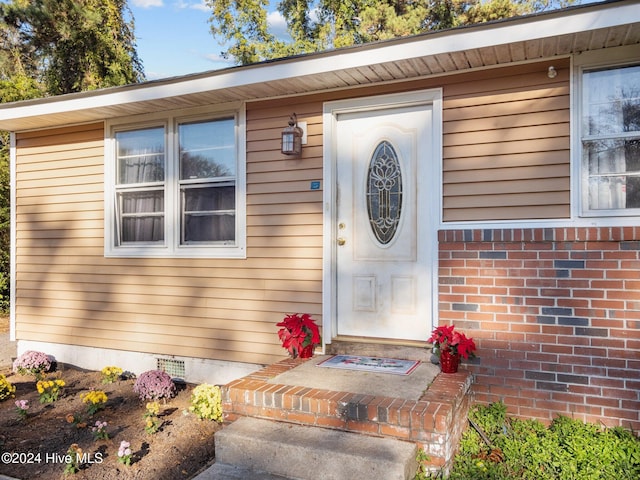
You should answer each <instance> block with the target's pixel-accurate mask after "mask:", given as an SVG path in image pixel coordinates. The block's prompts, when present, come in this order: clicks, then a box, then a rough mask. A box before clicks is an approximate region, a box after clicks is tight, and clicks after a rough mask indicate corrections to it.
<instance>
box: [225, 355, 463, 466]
mask: <svg viewBox="0 0 640 480" xmlns="http://www.w3.org/2000/svg"><path fill="white" fill-rule="evenodd" d="M304 361H306V360H300V359H296V360H293V359H286V360H283V361H281V362H278V363H276V364H273V365H270V366H268V367H265V368H264V369H262V370H260V371H258V372H256V373H254V374H251V375H249V376H247V377H243V378H241V379H238V380H236V381H233V382H231V383H229V384H228V385H226V386H225V387H223V408H224V411H225V418H226V420H227V421H234V420H237V419H238V418H240V417H255V418H261V419H269V420H276V421H281V422H289V423H294V424H298V425H307V426H317V427H323V428H329V429H334V430H339V431H343V432H353V433H361V434H366V435H370V436H375V437H390V438H394V439H397V440H402V441H409V442H413V443H416V444H418V445H419V446H420V447H422V448H424V449H425V452H426V453H427V455H429V457H430V458H431V465H432V466H433V468H434V469H435V468H440V467H444V466H447V465H448V464H449V463H450V461H451V460H452V458H453V455H454V453H455V448H456V447H457V443H458V440H459V438H460V435H461V434H462V431H463V429H464V428H465V426H466V422H467V412H468V409H469V405H470V403H471V397H470V386H471V383H472V376H471V374H470V373H468V372H467V371H462V370H461V371H460V372H458V373H456V374H448V375H444V374H440V375H438V376H437V377H436V378H435V380H434V381H433V383H432V384H431V385H425V392H424V393H423V395H422V396H421V397H420V398H419V399H418V400H410V399H403V398H401V393H400V392H399V395H400V396H399V397H398V398H392V397H384V396H375V395H363V394H357V393H349V392H336V391H330V390H322V389H314V388H309V387H301V386H291V385H282V384H278V383H277V382H274V381H273V380H272V379H274V378H275V377H277V376H278V375H280V374H281V373H284V372H286V371H288V370H289V369H292V368H295V367H296V366H298V365H300V364H301V363H303V362H304ZM337 374H339V373H337ZM269 380H272V381H271V382H269Z"/></svg>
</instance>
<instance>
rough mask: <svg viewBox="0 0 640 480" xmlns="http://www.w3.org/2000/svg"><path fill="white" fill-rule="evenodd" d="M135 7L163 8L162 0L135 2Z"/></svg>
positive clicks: (140, 0)
mask: <svg viewBox="0 0 640 480" xmlns="http://www.w3.org/2000/svg"><path fill="white" fill-rule="evenodd" d="M132 3H133V5H134V6H136V7H140V8H151V7H162V6H163V3H162V0H133V2H132Z"/></svg>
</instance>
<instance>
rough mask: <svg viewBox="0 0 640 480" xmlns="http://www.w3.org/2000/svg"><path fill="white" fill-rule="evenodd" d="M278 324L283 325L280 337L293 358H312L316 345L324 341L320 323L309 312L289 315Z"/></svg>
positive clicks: (283, 345) (279, 332)
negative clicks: (319, 326) (317, 323)
mask: <svg viewBox="0 0 640 480" xmlns="http://www.w3.org/2000/svg"><path fill="white" fill-rule="evenodd" d="M276 326H277V327H282V328H281V329H280V330H279V331H278V337H279V338H280V341H281V342H282V347H283V348H285V349H287V350H288V351H289V354H290V355H291V357H292V358H296V357H300V358H310V357H312V356H313V351H314V350H315V348H316V346H318V345H320V344H321V343H322V337H321V336H320V330H319V328H318V325H316V321H315V320H314V319H312V318H311V315H309V314H308V313H305V314H302V315H300V314H298V313H295V314H291V315H287V316H286V317H284V320H282V322H279V323H277V324H276Z"/></svg>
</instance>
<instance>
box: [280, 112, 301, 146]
mask: <svg viewBox="0 0 640 480" xmlns="http://www.w3.org/2000/svg"><path fill="white" fill-rule="evenodd" d="M302 133H303V132H302V129H301V128H300V127H299V126H298V117H297V116H296V114H295V113H294V114H293V115H291V116H290V117H289V126H288V127H285V129H284V130H282V145H281V149H280V151H281V152H282V153H284V154H285V155H300V154H301V153H302Z"/></svg>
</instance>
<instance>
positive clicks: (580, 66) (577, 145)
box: [572, 46, 640, 224]
mask: <svg viewBox="0 0 640 480" xmlns="http://www.w3.org/2000/svg"><path fill="white" fill-rule="evenodd" d="M638 62H639V59H638V51H637V47H635V46H632V47H617V48H609V49H605V50H599V51H594V52H585V53H583V54H581V55H576V56H575V57H574V61H573V88H572V90H573V92H572V93H573V116H572V121H573V128H572V134H573V141H572V151H573V152H572V160H573V182H572V184H573V192H574V194H573V195H572V203H573V212H574V215H575V216H576V217H578V218H585V219H597V218H602V219H611V220H613V221H615V220H616V219H619V220H620V222H621V223H624V224H626V223H627V222H625V221H624V219H625V218H626V219H628V218H629V217H638V216H640V208H629V209H616V210H590V209H588V208H587V206H588V202H589V192H588V188H587V181H586V177H587V175H588V172H587V171H586V169H585V168H584V166H583V155H582V153H583V152H582V120H583V109H582V93H583V92H582V86H583V73H584V72H585V71H589V70H596V69H602V68H616V67H624V66H628V65H638Z"/></svg>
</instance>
